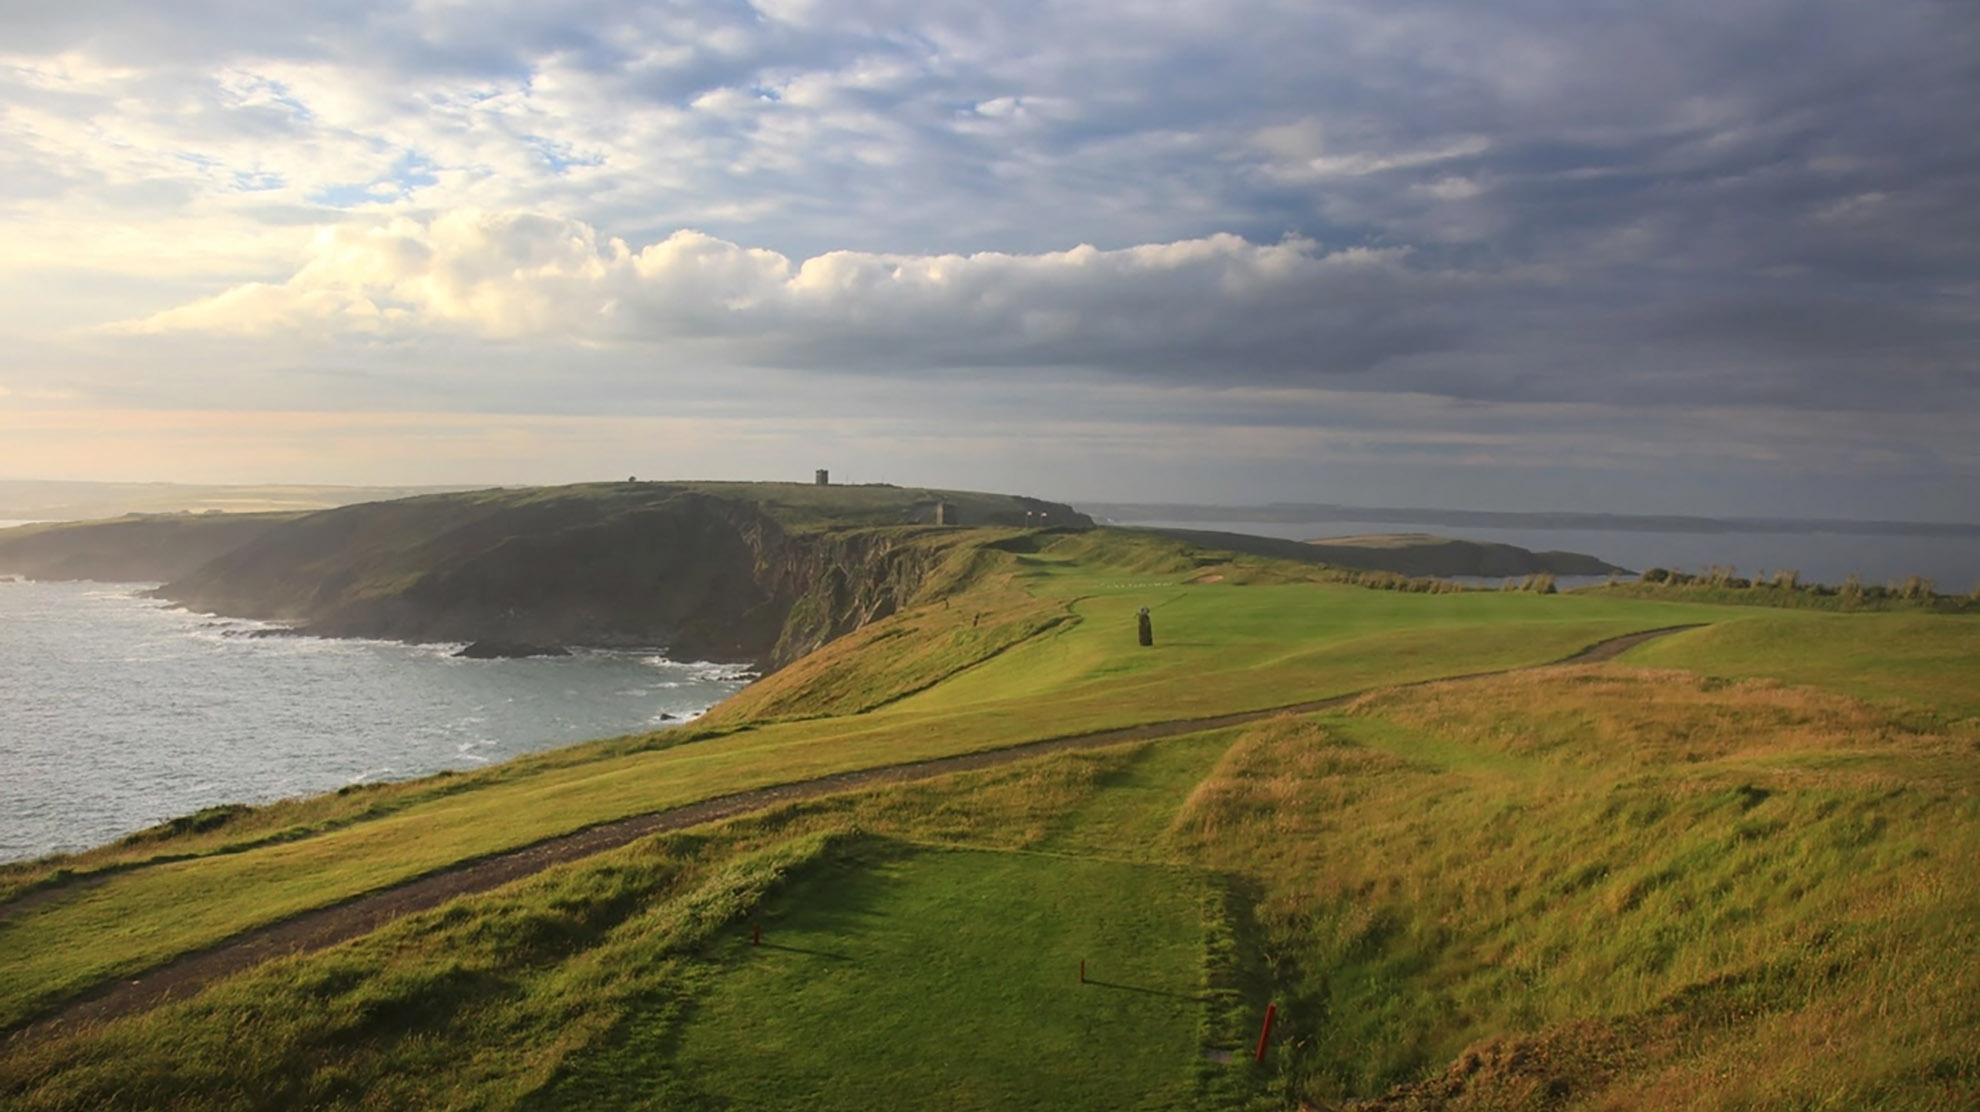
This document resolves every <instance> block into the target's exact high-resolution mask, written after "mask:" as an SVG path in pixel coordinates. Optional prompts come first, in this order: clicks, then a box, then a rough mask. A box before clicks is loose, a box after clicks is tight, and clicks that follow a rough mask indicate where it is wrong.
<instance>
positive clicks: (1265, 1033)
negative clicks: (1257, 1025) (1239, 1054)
mask: <svg viewBox="0 0 1980 1112" xmlns="http://www.w3.org/2000/svg"><path fill="white" fill-rule="evenodd" d="M1278 1014H1279V1006H1278V1005H1277V1004H1267V1005H1265V1026H1264V1027H1263V1028H1262V1029H1260V1030H1259V1032H1258V1053H1257V1054H1255V1055H1253V1056H1252V1061H1254V1062H1257V1063H1259V1064H1260V1065H1263V1064H1264V1063H1265V1042H1266V1040H1267V1039H1270V1038H1271V1037H1272V1019H1273V1017H1275V1016H1277V1015H1278Z"/></svg>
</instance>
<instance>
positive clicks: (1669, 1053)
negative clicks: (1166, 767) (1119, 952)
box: [1177, 668, 1980, 1109]
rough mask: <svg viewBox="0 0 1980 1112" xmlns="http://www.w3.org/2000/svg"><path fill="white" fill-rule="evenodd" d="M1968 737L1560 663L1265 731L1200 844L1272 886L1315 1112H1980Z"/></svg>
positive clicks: (1289, 999) (1248, 742)
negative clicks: (1971, 1106) (1355, 1104)
mask: <svg viewBox="0 0 1980 1112" xmlns="http://www.w3.org/2000/svg"><path fill="white" fill-rule="evenodd" d="M1976 745H1980V735H1976V734H1975V732H1974V731H1973V730H1971V729H1970V728H1964V727H1962V728H1956V729H1953V730H1951V731H1949V732H1942V731H1935V730H1921V729H1918V728H1916V727H1914V726H1910V725H1907V724H1905V723H1904V722H1902V721H1899V720H1897V719H1895V718H1894V717H1893V716H1892V714H1891V713H1890V712H1889V711H1887V710H1884V709H1881V708H1878V707H1875V706H1872V705H1867V704H1864V703H1861V702H1858V701H1855V700H1851V699H1847V698H1843V697H1840V696H1834V695H1827V694H1823V693H1820V692H1815V691H1811V690H1808V689H1803V688H1790V687H1785V686H1782V685H1780V684H1777V683H1770V682H1762V681H1750V682H1743V683H1739V684H1734V685H1730V686H1728V685H1725V684H1723V683H1719V682H1715V681H1712V680H1709V679H1701V678H1698V677H1695V676H1690V675H1687V674H1683V673H1674V672H1630V671H1625V670H1620V669H1604V668H1579V669H1562V670H1559V671H1557V672H1553V673H1528V674H1524V675H1520V676H1516V677H1502V678H1494V679H1488V680H1478V681H1465V682H1457V683H1450V684H1442V685H1433V686H1432V687H1430V688H1427V689H1419V690H1416V691H1412V692H1409V693H1407V694H1396V695H1390V696H1379V697H1374V698H1370V699H1367V700H1364V701H1362V702H1361V703H1360V704H1358V705H1357V706H1356V707H1354V708H1353V711H1352V713H1350V714H1345V715H1339V716H1332V717H1319V718H1307V719H1284V720H1279V721H1276V722H1274V723H1272V724H1270V725H1268V726H1261V727H1259V728H1257V729H1254V730H1253V731H1251V732H1249V733H1248V734H1247V735H1246V737H1244V738H1243V739H1242V740H1241V741H1240V742H1239V744H1238V745H1237V746H1235V747H1233V749H1232V750H1231V752H1230V753H1229V754H1228V756H1227V757H1226V759H1225V762H1224V764H1223V765H1222V766H1221V767H1220V769H1219V770H1218V772H1217V774H1215V775H1214V776H1212V777H1211V778H1209V779H1208V780H1206V781H1205V782H1204V783H1203V784H1202V785H1201V786H1200V787H1199V788H1198V789H1197V791H1196V793H1195V795H1194V796H1193V798H1192V801H1191V804H1190V806H1189V808H1188V809H1187V810H1186V812H1185V813H1184V815H1183V817H1182V819H1181V820H1180V822H1179V825H1178V828H1177V834H1178V836H1179V837H1181V838H1183V839H1185V840H1186V841H1187V842H1188V843H1189V844H1190V845H1192V846H1193V847H1194V854H1195V856H1196V859H1198V860H1200V861H1202V862H1204V863H1205V864H1208V865H1210V866H1212V867H1216V868H1222V869H1229V870H1233V871H1238V872H1241V873H1243V874H1245V875H1247V876H1249V877H1250V878H1252V880H1253V881H1254V882H1255V883H1256V884H1257V885H1258V886H1259V888H1260V891H1261V893H1262V898H1261V900H1260V903H1259V909H1258V914H1259V918H1260V921H1261V924H1262V927H1263V929H1264V931H1265V933H1266V936H1267V938H1268V941H1267V943H1266V947H1267V949H1268V951H1269V952H1271V953H1273V954H1274V955H1276V960H1277V964H1276V968H1275V974H1276V977H1277V980H1278V983H1279V985H1280V992H1281V998H1282V1001H1283V1004H1284V1007H1285V1012H1284V1015H1285V1018H1286V1022H1287V1023H1288V1027H1289V1030H1288V1039H1289V1040H1290V1041H1289V1045H1288V1049H1287V1050H1285V1051H1284V1052H1283V1054H1284V1057H1283V1058H1282V1063H1281V1064H1282V1068H1283V1069H1284V1070H1285V1071H1286V1073H1287V1075H1288V1076H1289V1078H1291V1080H1292V1082H1293V1085H1294V1088H1295V1091H1296V1092H1297V1093H1298V1094H1299V1095H1300V1096H1301V1097H1303V1098H1304V1099H1308V1100H1312V1101H1316V1102H1335V1103H1338V1102H1341V1101H1351V1100H1354V1099H1357V1098H1360V1099H1368V1100H1371V1101H1374V1100H1375V1098H1381V1099H1380V1101H1379V1102H1378V1103H1371V1104H1370V1105H1369V1107H1394V1108H1404V1107H1408V1108H1417V1107H1421V1108H1431V1107H1438V1108H1441V1107H1478V1108H1500V1107H1534V1108H1538V1107H1591V1108H1592V1107H1600V1108H1605V1109H1607V1108H1617V1109H1621V1108H1666V1107H1736V1106H1739V1105H1740V1104H1741V1103H1742V1102H1745V1103H1747V1104H1749V1105H1750V1106H1753V1107H1817V1106H1830V1107H1867V1106H1872V1105H1876V1106H1880V1107H1904V1108H1946V1109H1951V1108H1957V1107H1964V1106H1966V1105H1965V1104H1963V1103H1962V1101H1961V1100H1958V1099H1954V1095H1955V1094H1964V1095H1965V1096H1966V1097H1970V1096H1971V1095H1972V1094H1974V1093H1976V1092H1980V1051H1976V1050H1975V1048H1976V1047H1980V1041H1976V1039H1975V1033H1976V1032H1980V1003H1976V1002H1975V1001H1976V1000H1980V996H1976V995H1975V994H1976V991H1980V961H1976V959H1980V927H1976V922H1980V918H1976V914H1977V913H1980V890H1976V888H1975V886H1974V885H1972V884H1971V882H1970V880H1968V879H1967V878H1966V877H1965V875H1964V874H1965V872H1966V870H1967V869H1968V867H1969V866H1968V865H1967V864H1966V863H1968V862H1971V861H1972V860H1975V859H1980V858H1976V857H1975V855H1976V854H1980V802H1977V801H1976V798H1975V789H1976V788H1980V750H1976ZM1399 1085H1400V1086H1409V1087H1408V1088H1404V1089H1399V1090H1394V1091H1391V1090H1392V1087H1395V1086H1399ZM1385 1094H1386V1095H1385Z"/></svg>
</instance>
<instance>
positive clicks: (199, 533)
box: [0, 513, 302, 583]
mask: <svg viewBox="0 0 1980 1112" xmlns="http://www.w3.org/2000/svg"><path fill="white" fill-rule="evenodd" d="M300 516H302V515H300V514H293V513H271V514H130V515H127V516H125V517H119V518H112V519H110V520H108V521H83V522H60V523H49V524H43V525H22V526H17V527H16V528H13V529H0V574H8V575H23V576H26V577H28V578H29V579H51V580H55V579H97V580H102V581H104V582H109V583H155V582H161V581H163V580H167V579H176V578H178V577H179V576H182V575H186V574H188V573H190V572H191V571H192V570H193V569H195V568H197V567H199V566H200V565H201V564H204V563H206V562H207V561H209V560H213V559H215V558H217V557H219V556H222V555H225V554H226V553H228V552H232V551H233V550H234V549H237V548H239V547H241V546H242V545H244V544H247V543H248V542H250V541H252V540H255V539H256V538H258V537H260V536H261V535H262V534H264V533H266V532H268V531H269V530H270V529H273V528H275V527H277V526H279V525H283V524H286V523H288V522H291V521H294V520H296V519H297V518H298V517H300Z"/></svg>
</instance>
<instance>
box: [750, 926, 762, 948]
mask: <svg viewBox="0 0 1980 1112" xmlns="http://www.w3.org/2000/svg"><path fill="white" fill-rule="evenodd" d="M749 944H750V945H751V946H761V945H763V924H762V923H758V924H756V932H755V933H754V934H752V935H750V936H749Z"/></svg>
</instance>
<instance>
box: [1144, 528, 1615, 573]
mask: <svg viewBox="0 0 1980 1112" xmlns="http://www.w3.org/2000/svg"><path fill="white" fill-rule="evenodd" d="M1145 531H1147V532H1151V533H1158V534H1160V535H1162V536H1165V537H1173V538H1175V539H1177V540H1181V541H1188V542H1190V543H1191V544H1197V545H1202V546H1203V547H1205V548H1221V549H1225V550H1228V551H1232V552H1248V553H1250V554H1252V555H1254V556H1276V557H1279V558H1280V559H1285V560H1299V561H1302V562H1304V563H1309V564H1327V565H1329V566H1331V567H1337V568H1353V569H1356V570H1358V571H1392V572H1395V573H1397V574H1399V575H1412V576H1440V577H1451V576H1461V577H1470V578H1500V577H1505V576H1515V575H1539V574H1548V575H1609V574H1611V573H1628V569H1627V568H1621V567H1617V566H1616V565H1614V564H1611V563H1608V562H1606V561H1604V560H1600V559H1597V558H1596V557H1594V556H1588V555H1584V554H1582V553H1579V552H1533V551H1530V550H1528V549H1524V548H1520V547H1519V546H1517V545H1511V544H1497V543H1493V542H1489V541H1467V540H1458V539H1455V538H1452V537H1434V536H1430V535H1428V534H1423V533H1402V534H1396V535H1393V536H1380V537H1335V538H1329V539H1324V540H1315V541H1290V540H1281V539H1279V538H1277V537H1256V536H1252V535H1250V534H1247V533H1222V532H1215V531H1212V530H1208V529H1146V530H1145Z"/></svg>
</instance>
